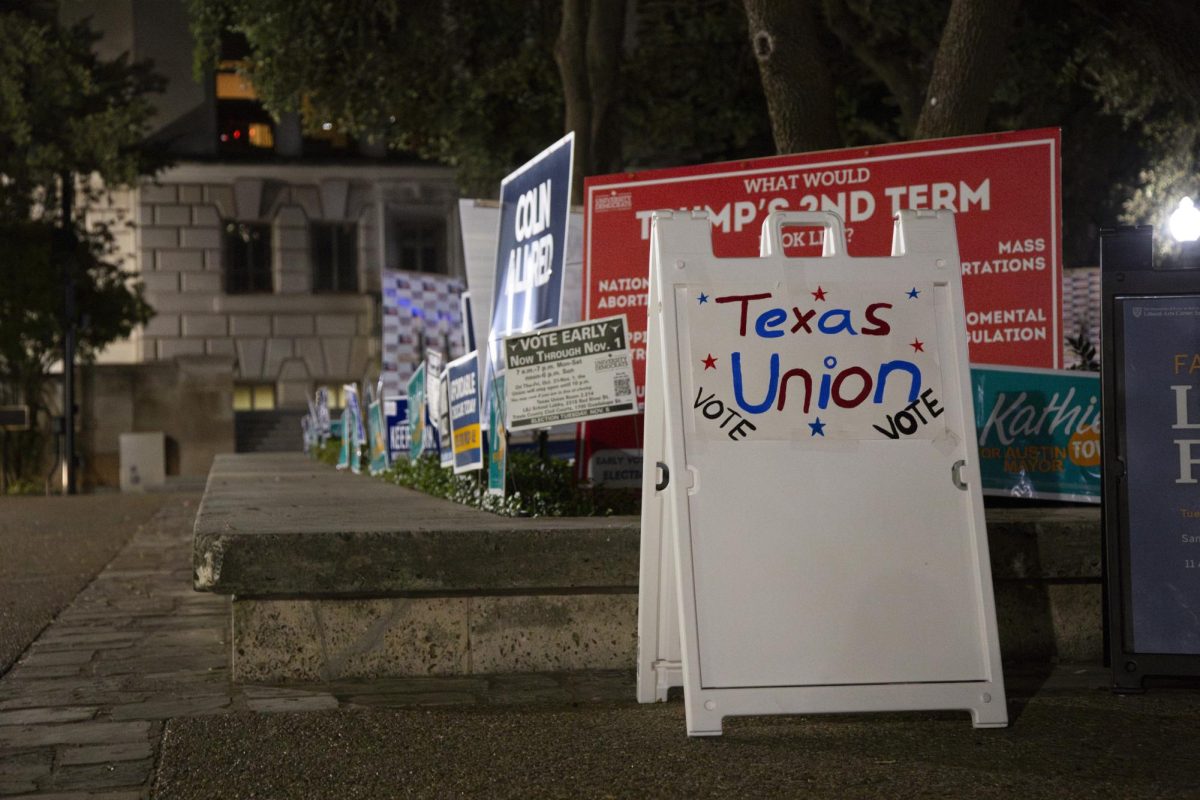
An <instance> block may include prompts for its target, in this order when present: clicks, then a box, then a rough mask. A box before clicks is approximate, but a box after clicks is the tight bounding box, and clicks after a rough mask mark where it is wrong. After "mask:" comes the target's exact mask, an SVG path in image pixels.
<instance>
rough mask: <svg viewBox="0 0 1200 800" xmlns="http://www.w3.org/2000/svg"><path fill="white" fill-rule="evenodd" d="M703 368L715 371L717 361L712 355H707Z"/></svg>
mask: <svg viewBox="0 0 1200 800" xmlns="http://www.w3.org/2000/svg"><path fill="white" fill-rule="evenodd" d="M704 368H705V369H716V368H717V360H716V359H715V358H713V354H712V353H709V354H708V358H706V359H704Z"/></svg>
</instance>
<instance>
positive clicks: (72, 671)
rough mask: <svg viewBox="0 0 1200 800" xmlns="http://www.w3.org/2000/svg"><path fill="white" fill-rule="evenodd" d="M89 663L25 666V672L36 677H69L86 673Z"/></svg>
mask: <svg viewBox="0 0 1200 800" xmlns="http://www.w3.org/2000/svg"><path fill="white" fill-rule="evenodd" d="M87 670H88V665H87V664H63V665H61V666H57V667H24V668H23V669H22V670H21V671H22V673H23V674H25V675H28V676H30V677H36V678H69V677H72V676H74V675H80V674H84V673H86V672H87Z"/></svg>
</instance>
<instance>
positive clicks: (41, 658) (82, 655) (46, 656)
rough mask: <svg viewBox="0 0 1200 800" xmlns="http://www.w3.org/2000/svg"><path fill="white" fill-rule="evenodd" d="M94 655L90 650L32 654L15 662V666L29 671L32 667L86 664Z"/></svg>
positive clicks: (93, 651)
mask: <svg viewBox="0 0 1200 800" xmlns="http://www.w3.org/2000/svg"><path fill="white" fill-rule="evenodd" d="M95 653H96V651H95V650H91V649H84V650H62V651H59V652H57V653H55V652H51V653H42V652H34V653H32V654H30V655H28V656H26V657H25V658H23V659H21V660H20V661H19V662H17V666H19V667H21V668H22V669H30V668H33V667H57V666H62V665H64V664H86V663H87V662H89V661H91V660H92V656H93V655H95Z"/></svg>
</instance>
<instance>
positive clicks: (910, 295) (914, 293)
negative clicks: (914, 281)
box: [905, 286, 921, 300]
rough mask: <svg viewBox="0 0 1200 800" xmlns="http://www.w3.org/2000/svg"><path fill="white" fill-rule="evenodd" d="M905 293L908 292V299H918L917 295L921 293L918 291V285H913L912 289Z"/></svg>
mask: <svg viewBox="0 0 1200 800" xmlns="http://www.w3.org/2000/svg"><path fill="white" fill-rule="evenodd" d="M905 294H907V295H908V299H909V300H916V299H917V297H918V296H919V295H920V294H921V293H920V292H919V291H917V287H915V286H914V287H912V289H911V290H910V291H908V292H906V293H905Z"/></svg>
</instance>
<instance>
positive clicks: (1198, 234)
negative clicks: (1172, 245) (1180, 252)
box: [1167, 197, 1200, 243]
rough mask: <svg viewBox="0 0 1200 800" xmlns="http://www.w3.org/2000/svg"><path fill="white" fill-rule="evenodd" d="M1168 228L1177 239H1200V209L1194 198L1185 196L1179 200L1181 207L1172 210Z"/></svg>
mask: <svg viewBox="0 0 1200 800" xmlns="http://www.w3.org/2000/svg"><path fill="white" fill-rule="evenodd" d="M1167 229H1168V230H1170V231H1171V236H1172V237H1173V238H1174V239H1175V241H1177V242H1180V243H1183V242H1194V241H1196V240H1197V239H1200V209H1197V208H1196V206H1195V204H1194V203H1192V198H1190V197H1185V198H1183V199H1182V200H1180V201H1179V208H1177V209H1175V210H1174V211H1173V212H1171V217H1170V219H1168V220H1167Z"/></svg>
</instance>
